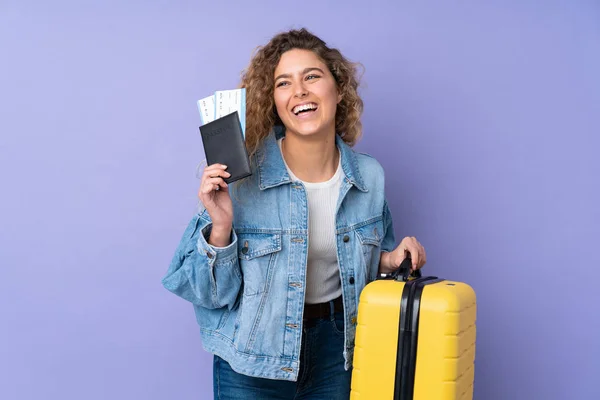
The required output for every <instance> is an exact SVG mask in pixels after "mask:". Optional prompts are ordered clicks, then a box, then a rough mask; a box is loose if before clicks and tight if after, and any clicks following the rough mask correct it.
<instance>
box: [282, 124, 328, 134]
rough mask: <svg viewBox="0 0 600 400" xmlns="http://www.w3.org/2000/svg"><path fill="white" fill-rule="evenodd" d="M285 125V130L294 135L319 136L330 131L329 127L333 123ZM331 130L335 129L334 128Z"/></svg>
mask: <svg viewBox="0 0 600 400" xmlns="http://www.w3.org/2000/svg"><path fill="white" fill-rule="evenodd" d="M285 126H286V130H287V131H288V132H290V133H292V134H294V135H298V136H301V137H311V136H320V135H322V134H324V133H325V132H329V131H331V130H332V129H331V127H332V126H335V125H330V126H324V125H322V124H300V125H298V124H290V125H287V124H285ZM333 130H334V131H335V129H333Z"/></svg>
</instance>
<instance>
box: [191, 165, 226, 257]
mask: <svg viewBox="0 0 600 400" xmlns="http://www.w3.org/2000/svg"><path fill="white" fill-rule="evenodd" d="M226 169H227V166H225V165H223V164H212V165H209V166H208V167H206V168H205V169H204V172H203V174H202V180H201V182H200V190H199V191H198V197H199V198H200V201H201V202H202V204H203V205H204V207H205V208H206V211H208V214H209V215H210V218H211V220H212V224H213V226H212V230H211V234H210V238H209V241H208V242H209V244H211V245H213V246H216V247H225V246H227V245H229V243H230V237H231V227H232V224H233V204H232V202H231V197H230V196H229V187H228V185H227V183H226V182H225V181H224V179H223V178H228V177H230V176H231V174H230V173H229V172H227V171H225V170H226Z"/></svg>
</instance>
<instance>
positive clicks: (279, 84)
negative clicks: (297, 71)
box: [275, 81, 289, 87]
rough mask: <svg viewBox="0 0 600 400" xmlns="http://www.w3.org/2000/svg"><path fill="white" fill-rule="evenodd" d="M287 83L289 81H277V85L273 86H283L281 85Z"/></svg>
mask: <svg viewBox="0 0 600 400" xmlns="http://www.w3.org/2000/svg"><path fill="white" fill-rule="evenodd" d="M288 83H289V82H287V81H279V83H277V85H275V87H280V86H283V85H287V84H288Z"/></svg>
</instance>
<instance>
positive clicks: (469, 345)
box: [350, 259, 476, 400]
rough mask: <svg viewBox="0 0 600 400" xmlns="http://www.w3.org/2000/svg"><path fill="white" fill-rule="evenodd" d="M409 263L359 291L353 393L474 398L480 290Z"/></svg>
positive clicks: (383, 399) (358, 397) (397, 399)
mask: <svg viewBox="0 0 600 400" xmlns="http://www.w3.org/2000/svg"><path fill="white" fill-rule="evenodd" d="M410 264H411V261H410V259H406V260H405V261H404V262H403V263H402V265H401V266H400V269H399V270H398V271H395V272H394V273H393V274H391V275H390V276H388V277H382V278H379V279H377V280H375V281H373V282H371V283H369V284H368V285H367V286H365V288H364V289H363V291H362V293H361V295H360V301H359V306H358V316H357V319H358V324H357V328H356V339H355V349H354V368H353V371H352V387H351V395H350V399H351V400H363V399H367V400H387V399H389V400H472V398H473V381H474V362H475V337H476V328H475V320H476V296H475V292H474V290H473V289H472V288H471V286H469V285H468V284H466V283H463V282H455V281H450V280H444V279H438V278H437V277H435V276H421V273H420V271H416V272H415V273H413V274H412V275H410V276H409V273H410Z"/></svg>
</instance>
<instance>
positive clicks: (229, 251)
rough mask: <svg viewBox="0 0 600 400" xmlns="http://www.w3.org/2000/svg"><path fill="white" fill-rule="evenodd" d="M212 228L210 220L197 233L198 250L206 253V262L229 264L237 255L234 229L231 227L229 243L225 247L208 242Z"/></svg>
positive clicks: (210, 263) (212, 264) (216, 264)
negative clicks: (198, 233)
mask: <svg viewBox="0 0 600 400" xmlns="http://www.w3.org/2000/svg"><path fill="white" fill-rule="evenodd" d="M211 230H212V222H209V223H208V224H206V225H205V226H204V227H203V228H202V232H201V234H200V235H198V243H197V247H198V251H199V252H200V253H202V254H206V257H207V258H208V264H209V265H210V266H211V267H212V266H216V267H219V266H220V265H224V264H231V263H232V262H234V261H235V259H236V258H237V256H238V252H237V247H238V246H237V242H238V239H237V235H236V233H235V230H233V229H231V236H230V238H229V240H230V243H229V244H228V245H227V246H225V247H217V246H213V245H211V244H209V243H208V238H209V237H210V232H211Z"/></svg>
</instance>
